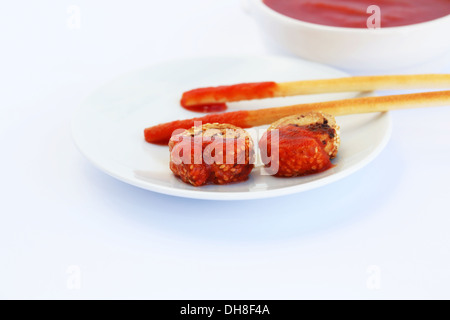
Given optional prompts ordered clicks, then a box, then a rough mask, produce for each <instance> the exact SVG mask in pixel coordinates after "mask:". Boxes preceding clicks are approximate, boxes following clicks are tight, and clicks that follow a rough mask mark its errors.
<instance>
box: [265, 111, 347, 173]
mask: <svg viewBox="0 0 450 320" xmlns="http://www.w3.org/2000/svg"><path fill="white" fill-rule="evenodd" d="M339 145H340V137H339V126H338V125H337V124H336V120H335V119H334V117H333V116H331V115H328V114H324V113H320V112H310V113H306V114H302V115H294V116H289V117H286V118H282V119H280V120H278V121H276V122H274V123H273V124H272V125H271V126H270V127H269V129H268V130H267V132H266V133H265V134H264V135H263V137H262V138H261V140H260V142H259V147H260V150H261V157H262V159H263V162H264V163H265V165H266V167H269V168H271V170H272V172H271V173H272V174H273V175H275V176H278V177H295V176H304V175H309V174H314V173H318V172H322V171H325V170H327V169H329V168H331V167H332V164H331V161H330V160H331V159H334V158H335V157H336V155H337V152H338V148H339Z"/></svg>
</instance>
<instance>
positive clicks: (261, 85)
mask: <svg viewBox="0 0 450 320" xmlns="http://www.w3.org/2000/svg"><path fill="white" fill-rule="evenodd" d="M276 86H277V84H276V83H275V82H255V83H242V84H235V85H231V86H220V87H209V88H200V89H194V90H191V91H187V92H185V93H183V97H182V98H181V106H183V108H185V109H187V110H191V111H197V112H215V111H224V110H226V104H225V103H224V102H227V101H240V100H251V99H264V98H271V97H273V96H274V90H275V88H276ZM212 101H213V102H214V103H212ZM218 109H219V110H218Z"/></svg>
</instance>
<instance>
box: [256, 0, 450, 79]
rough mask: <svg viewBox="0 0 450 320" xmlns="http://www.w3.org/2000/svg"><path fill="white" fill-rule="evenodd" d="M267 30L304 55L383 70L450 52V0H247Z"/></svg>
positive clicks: (334, 63) (346, 66) (350, 66)
mask: <svg viewBox="0 0 450 320" xmlns="http://www.w3.org/2000/svg"><path fill="white" fill-rule="evenodd" d="M247 1H248V4H249V8H250V11H251V13H252V15H254V17H255V18H256V20H257V22H258V23H259V25H260V27H261V28H262V30H263V32H264V33H265V34H266V35H267V36H268V37H269V38H271V39H272V40H274V41H275V42H276V43H278V45H280V46H281V47H283V48H284V49H285V50H287V51H289V52H291V53H294V54H295V55H298V56H300V57H302V58H305V59H308V60H312V61H316V62H321V63H325V64H329V65H332V66H336V67H339V68H344V69H348V70H365V71H376V70H379V71H383V70H389V69H396V70H397V69H401V68H406V67H410V66H413V65H418V64H421V63H425V62H427V61H430V60H432V59H434V58H437V57H440V56H444V55H445V54H448V53H449V52H450V0H339V1H337V0H247Z"/></svg>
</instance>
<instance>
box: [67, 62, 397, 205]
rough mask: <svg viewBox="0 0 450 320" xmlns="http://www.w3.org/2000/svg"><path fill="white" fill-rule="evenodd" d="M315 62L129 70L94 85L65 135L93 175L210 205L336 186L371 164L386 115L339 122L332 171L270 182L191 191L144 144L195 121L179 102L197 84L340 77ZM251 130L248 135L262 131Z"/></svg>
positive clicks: (274, 102) (156, 149) (268, 102)
mask: <svg viewBox="0 0 450 320" xmlns="http://www.w3.org/2000/svg"><path fill="white" fill-rule="evenodd" d="M345 76H348V75H347V74H345V73H343V72H341V71H338V70H336V69H333V68H330V67H326V66H323V65H320V64H316V63H311V62H306V61H302V60H298V59H289V58H280V57H220V58H196V59H189V60H182V61H174V62H168V63H164V64H160V65H156V66H153V67H149V68H145V69H142V70H138V71H135V72H131V73H128V74H126V75H123V76H121V77H119V78H118V79H116V80H114V81H112V82H110V83H109V84H107V85H105V86H103V87H101V88H100V89H98V90H97V91H95V92H94V93H93V94H92V95H91V96H90V97H88V98H87V99H86V100H85V101H84V102H83V103H82V105H81V106H80V108H79V109H78V110H77V112H76V113H75V115H74V119H73V122H72V132H73V137H74V139H75V142H76V145H77V146H78V148H79V149H80V150H81V152H82V153H83V154H84V155H85V156H86V157H87V158H88V159H89V160H90V161H91V162H92V163H93V164H94V165H95V166H97V167H98V168H99V169H100V170H103V171H104V172H106V173H107V174H109V175H111V176H113V177H115V178H117V179H119V180H122V181H124V182H126V183H130V184H132V185H135V186H138V187H141V188H144V189H148V190H151V191H155V192H160V193H164V194H169V195H174V196H180V197H188V198H197V199H211V200H240V199H256V198H267V197H275V196H280V195H286V194H292V193H296V192H301V191H305V190H309V189H313V188H317V187H319V186H323V185H326V184H329V183H331V182H334V181H337V180H339V179H341V178H343V177H345V176H348V175H349V174H351V173H353V172H355V171H357V170H358V169H360V168H362V167H363V166H364V165H366V164H368V163H369V162H370V161H371V160H372V159H374V158H375V157H376V156H377V155H378V154H379V153H380V151H381V150H382V149H383V148H384V146H385V145H386V143H387V141H388V139H389V136H390V128H391V124H390V117H389V115H388V114H387V113H383V114H380V113H377V114H367V115H354V116H345V117H338V118H337V121H338V123H339V124H340V126H341V141H342V142H341V148H340V151H339V154H338V157H337V158H336V159H335V160H333V164H335V167H334V168H332V169H330V170H328V171H325V172H323V173H320V174H316V175H311V176H306V177H297V178H276V177H272V176H264V175H261V170H260V168H255V170H254V171H253V172H252V174H251V177H250V179H249V180H248V181H246V182H244V183H239V184H233V185H224V186H217V185H211V186H204V187H200V188H195V187H192V186H190V185H187V184H185V183H183V182H181V181H180V180H179V179H177V178H175V177H174V176H173V174H172V172H171V171H170V169H169V151H168V148H167V147H164V146H156V145H151V144H148V143H146V142H145V140H144V136H143V130H144V128H146V127H148V126H152V125H155V124H158V123H161V122H167V121H172V120H176V119H186V118H193V117H197V116H200V115H201V114H199V113H192V112H189V111H187V110H184V109H182V108H181V107H180V105H179V100H180V97H181V94H182V92H184V91H186V90H190V89H194V88H197V87H203V86H216V85H224V84H234V83H240V82H258V81H277V82H282V81H293V80H302V79H320V78H333V77H345ZM356 95H357V93H342V94H324V95H314V96H312V95H311V96H300V97H290V98H277V99H265V100H259V101H246V102H239V103H233V104H230V111H231V110H239V109H252V108H253V109H254V108H263V107H271V106H283V105H290V104H295V103H304V102H312V101H325V100H336V99H344V98H349V97H354V96H356ZM262 129H263V128H256V129H255V130H262Z"/></svg>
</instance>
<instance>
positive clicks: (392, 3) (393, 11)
mask: <svg viewBox="0 0 450 320" xmlns="http://www.w3.org/2000/svg"><path fill="white" fill-rule="evenodd" d="M263 2H264V3H265V4H266V5H267V6H268V7H270V8H272V9H273V10H275V11H277V12H279V13H281V14H283V15H285V16H288V17H291V18H294V19H297V20H302V21H306V22H311V23H316V24H322V25H327V26H336V27H348V28H367V19H368V18H369V17H370V16H371V15H372V13H367V8H368V7H369V6H371V5H377V6H379V7H380V9H381V20H380V21H381V27H382V28H383V27H397V26H405V25H410V24H415V23H420V22H425V21H430V20H434V19H437V18H441V17H444V16H446V15H448V14H450V0H263Z"/></svg>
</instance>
